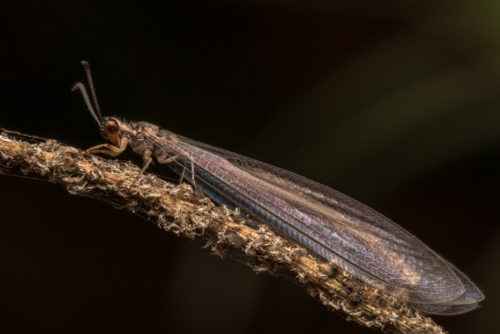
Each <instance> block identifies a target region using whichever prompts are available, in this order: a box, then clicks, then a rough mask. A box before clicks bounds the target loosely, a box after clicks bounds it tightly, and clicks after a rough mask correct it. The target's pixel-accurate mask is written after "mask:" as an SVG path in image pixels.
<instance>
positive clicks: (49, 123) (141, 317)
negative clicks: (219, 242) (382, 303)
mask: <svg viewBox="0 0 500 334" xmlns="http://www.w3.org/2000/svg"><path fill="white" fill-rule="evenodd" d="M9 3H10V4H9V5H7V4H3V5H2V9H1V14H0V15H1V23H0V28H1V29H0V30H1V32H0V53H1V55H0V57H2V62H1V67H0V83H1V87H0V88H1V92H0V94H1V95H0V96H1V101H0V109H1V116H2V117H1V118H0V127H4V128H8V129H11V130H17V131H23V132H27V133H31V134H36V135H39V136H44V137H50V138H54V139H58V140H60V141H63V142H65V143H68V144H71V145H75V146H77V147H81V148H87V147H90V146H92V145H95V144H98V143H101V142H102V139H101V137H100V136H99V133H98V131H97V129H96V127H95V123H94V121H93V119H92V118H91V117H90V115H89V114H88V113H87V111H86V109H85V107H84V105H83V102H82V100H81V97H80V96H79V94H74V93H71V92H70V87H71V86H72V84H73V83H74V82H75V81H77V80H82V79H83V78H84V75H83V71H82V69H81V67H80V65H79V61H80V60H81V59H87V60H88V61H89V62H90V63H91V65H92V68H93V72H94V77H95V82H96V87H97V91H98V96H99V99H100V102H101V108H102V109H103V111H104V114H111V115H118V116H122V117H125V118H127V119H132V120H144V121H150V122H153V123H156V124H159V125H162V126H163V127H166V128H168V129H170V130H172V131H174V132H177V133H180V134H183V135H185V136H187V137H191V138H193V139H197V140H200V141H203V142H207V143H210V144H213V145H215V146H219V147H223V148H226V149H229V150H232V151H236V152H238V153H241V154H244V155H247V156H251V157H254V158H257V159H258V160H262V161H265V162H268V163H271V164H274V165H277V166H280V167H283V168H285V169H288V170H291V171H294V172H297V173H299V174H302V175H305V176H307V177H309V178H311V179H314V180H316V181H319V182H321V183H324V184H326V185H329V186H331V187H333V188H335V189H338V190H340V191H342V192H344V193H347V194H349V195H351V196H352V197H354V198H356V199H359V200H360V201H362V202H364V203H366V204H368V205H370V206H372V207H373V208H375V209H377V210H378V211H380V212H382V213H384V214H385V215H387V216H389V217H391V218H392V219H393V220H395V221H396V222H398V223H399V224H401V225H402V226H404V227H405V228H407V229H409V230H410V231H411V232H413V233H414V234H416V235H417V236H419V237H420V238H421V239H423V240H424V241H425V242H426V243H427V244H428V245H430V246H431V248H433V249H435V250H436V251H437V252H439V253H441V254H442V255H443V256H444V257H446V258H447V259H449V260H450V261H451V262H453V263H455V264H456V265H457V266H458V267H459V268H461V269H462V270H463V271H464V272H466V273H467V274H468V275H470V277H471V278H472V279H473V281H475V282H476V283H477V284H478V285H479V286H480V287H481V288H482V289H483V290H484V292H485V294H486V297H487V299H486V301H485V302H484V303H483V307H482V308H481V309H479V310H477V311H474V312H471V313H468V314H465V315H460V316H453V317H434V319H435V320H436V321H437V322H438V323H440V324H442V325H444V326H445V328H446V329H447V330H449V331H450V332H452V333H471V332H474V333H492V332H495V331H498V330H499V320H498V308H499V307H500V303H499V301H498V298H499V297H500V289H499V288H498V281H499V280H500V270H499V255H500V227H499V225H498V215H497V213H498V205H499V199H500V196H499V195H498V189H499V187H500V179H499V176H498V174H499V172H500V168H499V167H500V160H499V155H498V152H499V148H500V113H499V108H500V94H499V93H500V20H499V18H500V17H499V14H498V13H499V12H500V8H499V7H500V6H499V5H498V2H496V1H486V0H479V1H475V2H473V3H471V2H469V1H465V0H463V1H434V2H432V3H427V4H422V3H421V2H420V1H408V2H401V1H396V0H393V1H387V0H382V1H372V0H366V1H361V0H360V1H342V2H333V1H285V0H267V1H259V0H253V1H251V0H247V1H229V0H228V1H199V2H194V1H180V2H177V3H176V4H171V3H170V2H167V1H164V2H162V4H161V5H154V4H144V3H143V4H138V3H126V2H123V1H116V2H100V1H95V2H89V1H79V2H68V1H61V2H50V1H49V2H41V1H38V2H35V3H30V2H19V4H18V5H14V4H13V3H12V2H9ZM128 157H132V158H133V159H135V161H136V162H140V158H139V157H135V156H134V155H127V156H126V157H124V158H128ZM0 186H1V191H0V198H1V202H0V210H1V212H2V214H1V222H0V315H1V316H0V317H1V319H0V331H1V332H3V333H15V332H21V333H33V332H37V333H41V332H51V333H63V332H64V333H110V332H121V333H139V332H141V333H157V332H169V333H202V332H203V333H212V332H217V333H236V332H237V333H257V332H259V333H279V332H283V333H284V332H287V333H302V332H306V331H308V332H312V330H314V332H318V333H327V332H328V333H331V332H335V333H355V332H356V333H357V332H359V333H370V332H373V331H372V330H369V329H366V328H363V327H360V326H358V325H356V324H353V323H349V322H346V321H344V320H343V319H342V318H340V317H339V316H338V315H336V314H335V313H331V312H329V311H327V310H326V309H325V308H324V307H323V306H322V305H321V304H320V303H319V302H317V301H315V300H313V299H311V298H309V297H308V296H307V295H306V293H305V292H304V291H303V290H302V289H301V288H299V287H297V286H294V285H292V284H291V283H289V282H287V281H284V280H280V279H275V278H272V277H270V276H268V275H255V274H254V273H253V272H252V271H251V270H250V269H249V268H247V267H245V266H244V265H241V264H239V263H235V262H233V261H231V260H224V261H222V260H220V259H218V258H216V257H214V256H209V252H208V251H207V250H206V249H203V248H202V247H201V246H202V244H201V243H200V242H191V241H188V240H185V239H181V238H176V237H174V236H173V235H172V234H169V233H166V232H163V231H160V230H159V229H158V228H157V227H155V225H154V224H152V223H150V222H147V221H145V220H143V219H141V218H139V217H136V216H134V215H132V214H130V213H128V212H124V211H118V210H115V209H113V208H112V207H110V206H108V205H106V204H105V203H103V202H99V201H95V200H92V199H87V198H77V197H72V196H70V195H68V194H67V193H66V191H65V190H63V189H62V187H60V186H56V185H52V184H48V183H45V182H40V181H34V180H29V179H21V178H15V177H12V176H0Z"/></svg>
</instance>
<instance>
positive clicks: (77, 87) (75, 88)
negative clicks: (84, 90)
mask: <svg viewBox="0 0 500 334" xmlns="http://www.w3.org/2000/svg"><path fill="white" fill-rule="evenodd" d="M82 85H83V84H82V83H81V82H76V83H75V84H74V85H73V87H71V91H72V92H74V91H75V90H77V89H81V87H80V86H82Z"/></svg>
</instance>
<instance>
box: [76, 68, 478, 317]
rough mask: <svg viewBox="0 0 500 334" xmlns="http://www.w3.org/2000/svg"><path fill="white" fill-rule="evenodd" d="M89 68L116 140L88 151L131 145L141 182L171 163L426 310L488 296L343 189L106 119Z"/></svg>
mask: <svg viewBox="0 0 500 334" xmlns="http://www.w3.org/2000/svg"><path fill="white" fill-rule="evenodd" d="M82 65H83V67H84V69H85V73H86V76H87V81H88V84H89V88H90V92H91V95H92V101H93V104H92V103H91V100H90V98H89V96H88V94H87V91H86V89H85V86H84V85H83V84H82V83H81V82H78V83H76V84H75V85H74V87H73V90H79V91H80V92H81V94H82V96H83V98H84V100H85V103H86V105H87V108H88V109H89V111H90V114H91V115H92V117H93V118H94V119H95V121H96V122H97V125H98V126H99V128H100V131H101V135H102V136H103V137H104V138H105V139H106V140H108V141H109V142H110V143H105V144H101V145H97V146H94V147H91V148H89V149H88V150H87V152H88V153H104V154H106V155H109V156H112V157H116V156H117V155H119V154H120V153H122V152H123V151H124V150H125V149H126V148H127V147H128V146H130V147H131V148H132V150H133V151H134V152H135V153H137V154H139V155H141V156H142V158H143V161H144V164H143V167H142V169H141V171H140V173H139V174H138V175H137V177H136V180H137V179H138V178H139V177H140V175H141V174H142V173H143V172H144V171H145V170H146V169H147V167H148V166H149V164H150V163H151V162H152V161H153V158H154V159H156V160H157V161H158V162H159V163H160V164H167V165H168V166H169V167H170V168H171V169H173V170H174V171H175V172H176V173H178V174H179V175H181V178H184V179H185V180H186V181H187V182H190V183H191V184H193V185H194V186H195V187H196V188H198V189H200V190H202V191H203V192H204V193H205V194H206V195H208V196H209V197H210V198H212V199H213V200H214V201H216V202H218V203H220V204H223V205H226V206H228V207H229V208H235V207H238V208H240V209H241V210H242V211H243V212H245V213H247V214H248V215H249V216H250V217H252V218H253V219H256V220H258V221H261V222H264V223H266V224H268V225H269V226H270V227H271V228H273V229H274V230H275V231H277V232H278V233H280V234H281V235H283V236H285V237H286V238H288V239H290V240H292V241H294V242H297V243H298V244H300V245H302V246H304V247H305V248H307V249H308V250H310V251H311V252H313V253H315V254H316V255H317V256H319V257H321V258H323V259H326V260H328V261H331V262H333V263H334V264H336V265H338V266H339V267H341V268H343V269H345V270H347V271H348V272H350V273H352V274H354V275H355V276H357V277H358V278H360V279H361V280H363V281H364V282H366V283H368V284H371V285H373V286H376V287H378V288H381V289H383V290H385V291H386V292H388V293H391V294H393V295H395V296H398V298H403V299H404V300H405V301H406V302H407V303H408V304H409V305H410V306H411V307H413V308H414V309H417V310H419V311H421V312H424V313H430V314H447V315H452V314H460V313H464V312H468V311H470V310H473V309H475V308H476V307H478V304H479V302H480V301H481V300H482V299H483V298H484V296H483V294H482V293H481V291H480V290H479V289H478V288H477V287H476V286H475V285H474V283H472V281H470V280H469V278H467V277H466V276H465V275H464V274H463V273H462V272H461V271H459V270H458V269H457V268H455V266H453V265H452V264H451V263H449V262H448V261H446V260H445V259H443V258H442V257H441V256H439V255H438V254H436V253H435V252H434V251H433V250H431V249H430V248H429V247H427V246H426V245H425V244H424V243H423V242H422V241H420V240H419V239H417V238H416V237H415V236H413V235H412V234H410V233H409V232H407V231H406V230H404V229H403V228H402V227H400V226H399V225H397V224H396V223H394V222H392V221H391V220H390V219H388V218H386V217H384V216H383V215H381V214H379V213H377V212H376V211H375V210H373V209H370V208H369V207H367V206H365V205H363V204H361V203H359V202H357V201H356V200H354V199H352V198H350V197H348V196H346V195H344V194H341V193H340V192H337V191H335V190H333V189H331V188H329V187H327V186H324V185H321V184H319V183H316V182H314V181H311V180H308V179H306V178H304V177H302V176H299V175H296V174H294V173H291V172H288V171H285V170H283V169H280V168H278V167H274V166H271V165H268V164H265V163H263V162H260V161H257V160H254V159H250V158H247V157H244V156H241V155H239V154H236V153H232V152H229V151H226V150H223V149H220V148H216V147H213V146H210V145H207V144H204V143H200V142H197V141H194V140H191V139H188V138H185V137H182V136H179V135H176V134H174V133H172V132H170V131H167V130H164V129H161V128H160V127H158V126H156V125H153V124H150V123H146V122H125V121H123V120H121V119H119V118H116V117H103V116H102V114H101V111H100V109H99V104H98V102H97V98H96V94H95V89H94V85H93V81H92V75H91V72H90V67H89V64H88V63H87V62H86V61H82ZM136 180H135V181H136ZM135 181H134V182H135Z"/></svg>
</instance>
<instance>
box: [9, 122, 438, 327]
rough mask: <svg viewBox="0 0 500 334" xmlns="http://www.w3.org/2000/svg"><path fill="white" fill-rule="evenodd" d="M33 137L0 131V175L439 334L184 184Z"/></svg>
mask: <svg viewBox="0 0 500 334" xmlns="http://www.w3.org/2000/svg"><path fill="white" fill-rule="evenodd" d="M34 138H35V137H32V136H29V135H23V134H20V133H15V132H11V131H1V130H0V173H9V174H12V173H16V172H18V173H19V172H20V173H23V174H31V175H36V176H37V177H40V178H43V179H45V180H47V181H49V182H52V183H59V184H62V185H63V186H64V187H66V189H67V190H68V192H69V193H71V194H73V195H80V196H92V197H98V198H102V199H106V200H107V201H108V202H112V203H113V204H114V205H116V206H119V207H121V208H124V209H127V210H130V211H132V212H135V213H141V214H143V215H145V216H147V217H148V218H149V219H150V220H151V221H154V222H155V223H156V224H158V226H159V227H161V228H162V229H164V230H166V231H172V232H174V233H175V234H177V235H183V236H185V237H188V238H195V237H204V238H205V239H206V240H207V246H209V247H210V248H211V250H212V251H213V253H215V254H217V255H219V256H224V255H227V254H229V255H235V256H238V257H239V258H240V259H241V260H243V261H244V262H246V263H247V264H248V265H250V266H251V267H252V268H253V269H254V270H255V271H256V272H269V273H271V274H273V275H280V276H287V277H291V278H293V279H294V280H295V281H296V282H298V283H299V284H300V285H301V286H302V287H304V288H305V289H306V291H307V292H308V293H309V294H310V295H311V296H313V297H316V298H317V299H319V300H320V301H321V302H322V303H323V304H324V305H326V306H327V307H328V308H330V309H332V310H337V311H339V312H340V313H342V314H343V315H345V317H346V319H347V320H353V321H355V322H357V323H359V324H361V325H364V326H367V327H372V328H377V329H380V330H382V331H383V332H387V333H408V332H411V333H416V332H418V333H444V331H443V329H442V328H441V327H439V326H438V325H436V324H435V323H434V322H433V321H432V319H430V318H429V317H425V316H423V315H421V314H419V313H418V312H415V311H413V310H411V309H409V308H408V307H407V306H406V305H405V304H404V303H402V302H400V301H398V300H396V299H395V298H393V297H390V296H388V295H386V294H385V293H383V292H382V291H380V290H377V289H375V288H373V287H371V286H369V285H366V284H364V283H362V282H360V281H359V280H358V279H356V278H355V277H353V276H352V275H351V274H349V273H347V272H345V271H343V270H341V269H339V268H338V267H336V266H334V265H333V264H331V263H328V262H326V261H323V260H321V259H319V258H318V257H316V256H315V255H314V254H311V253H310V252H309V251H307V250H306V249H305V248H303V247H301V246H299V245H296V244H294V243H292V242H289V241H287V240H286V239H283V238H282V237H280V236H279V235H277V234H275V233H274V232H273V231H271V230H270V229H269V228H267V226H264V225H256V224H255V223H251V222H248V221H245V220H244V219H243V218H241V216H239V215H238V213H237V212H232V211H230V210H228V209H227V208H225V207H221V206H216V205H214V204H213V203H212V202H211V201H210V200H209V199H208V198H206V197H205V196H203V195H201V194H199V193H198V192H196V191H193V190H192V188H191V187H190V186H189V185H187V184H182V185H173V184H171V183H168V182H166V181H164V180H162V179H160V178H158V177H157V176H155V175H152V174H146V175H144V176H143V177H141V178H140V180H139V182H137V184H136V185H135V186H134V187H132V188H130V184H131V182H132V180H133V179H134V177H135V176H136V175H137V172H138V167H137V166H135V165H134V164H132V163H128V162H123V161H117V160H109V159H104V158H101V157H98V156H90V155H86V154H84V153H83V152H82V151H81V150H79V149H77V148H74V147H70V146H67V145H64V144H61V143H59V142H57V141H54V140H42V139H37V140H34Z"/></svg>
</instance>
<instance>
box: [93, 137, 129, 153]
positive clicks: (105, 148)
mask: <svg viewBox="0 0 500 334" xmlns="http://www.w3.org/2000/svg"><path fill="white" fill-rule="evenodd" d="M127 144H128V139H127V138H122V140H121V141H120V146H119V147H118V146H114V145H112V144H109V143H106V144H100V145H96V146H93V147H91V148H88V149H86V150H85V153H103V154H106V155H109V156H112V157H116V156H118V155H120V154H121V153H122V152H123V151H125V149H126V148H127Z"/></svg>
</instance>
